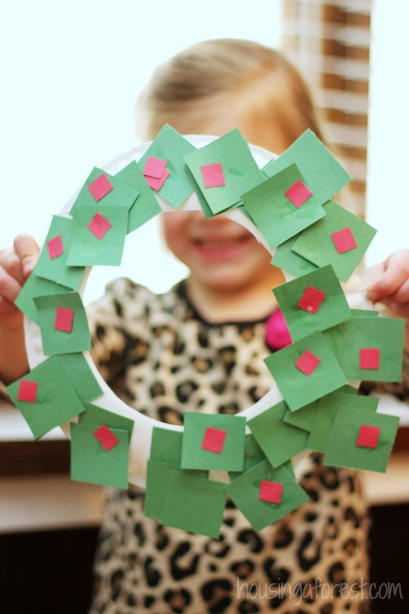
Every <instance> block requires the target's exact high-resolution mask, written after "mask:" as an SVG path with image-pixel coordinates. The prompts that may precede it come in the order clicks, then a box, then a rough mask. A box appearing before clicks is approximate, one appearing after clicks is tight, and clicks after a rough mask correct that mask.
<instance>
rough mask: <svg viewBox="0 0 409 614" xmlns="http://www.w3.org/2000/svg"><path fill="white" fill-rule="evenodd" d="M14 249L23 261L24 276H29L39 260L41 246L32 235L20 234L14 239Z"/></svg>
mask: <svg viewBox="0 0 409 614" xmlns="http://www.w3.org/2000/svg"><path fill="white" fill-rule="evenodd" d="M14 249H15V251H16V254H17V256H18V257H19V259H20V262H21V268H22V271H23V275H24V277H28V276H29V275H30V273H31V272H32V270H33V269H34V267H35V264H36V262H37V260H38V254H39V251H40V250H39V247H38V245H37V242H36V240H35V239H34V238H33V237H31V236H30V235H18V236H17V237H16V238H15V239H14Z"/></svg>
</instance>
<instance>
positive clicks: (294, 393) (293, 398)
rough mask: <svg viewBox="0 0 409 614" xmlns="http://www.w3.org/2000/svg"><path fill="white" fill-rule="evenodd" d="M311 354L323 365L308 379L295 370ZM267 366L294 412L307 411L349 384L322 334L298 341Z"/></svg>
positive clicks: (276, 355)
mask: <svg viewBox="0 0 409 614" xmlns="http://www.w3.org/2000/svg"><path fill="white" fill-rule="evenodd" d="M307 350H308V351H310V352H312V353H313V354H314V355H315V356H317V357H318V358H319V359H320V360H321V364H319V365H318V367H317V368H316V369H315V371H314V372H313V373H311V375H305V374H304V373H302V371H300V370H299V369H298V368H297V367H295V366H294V363H295V362H296V361H297V360H298V358H299V357H300V356H301V354H302V353H303V352H304V351H307ZM264 362H265V363H266V365H267V367H268V369H269V371H270V373H271V374H272V376H273V377H274V379H275V381H276V383H277V386H278V387H279V389H280V391H281V393H282V395H283V397H284V400H285V401H286V403H287V404H288V406H289V407H290V409H291V411H294V410H296V409H299V408H300V407H304V405H308V404H309V403H311V402H312V401H315V400H316V399H318V398H319V397H322V396H323V395H324V394H328V393H329V392H332V391H333V390H336V389H337V388H340V387H341V386H343V385H344V384H346V383H347V380H346V378H345V375H344V374H343V372H342V370H341V367H340V366H339V364H338V362H337V360H336V358H335V356H334V354H333V352H332V350H331V348H330V346H329V344H328V343H327V342H326V340H325V338H324V336H323V334H322V333H315V334H314V335H310V336H308V337H305V338H304V339H301V340H300V341H296V342H295V343H293V344H292V345H289V346H287V347H285V348H283V349H281V350H278V351H277V352H274V354H271V355H270V356H268V357H267V358H266V359H265V361H264Z"/></svg>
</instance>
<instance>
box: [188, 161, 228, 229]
mask: <svg viewBox="0 0 409 614" xmlns="http://www.w3.org/2000/svg"><path fill="white" fill-rule="evenodd" d="M186 172H187V173H188V175H189V177H190V179H191V181H192V186H193V190H194V192H195V194H196V196H197V199H198V201H199V204H200V207H201V209H202V213H203V215H204V216H205V218H207V219H210V218H211V217H214V216H215V215H217V213H213V211H212V210H211V209H210V207H209V205H208V204H207V200H206V199H205V197H204V196H203V194H202V192H201V191H200V187H199V185H198V184H197V183H196V180H195V178H194V177H193V175H192V173H191V171H190V168H189V167H188V166H186ZM220 213H221V212H220Z"/></svg>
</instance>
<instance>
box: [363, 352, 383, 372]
mask: <svg viewBox="0 0 409 614" xmlns="http://www.w3.org/2000/svg"><path fill="white" fill-rule="evenodd" d="M380 361H381V350H380V349H379V348H361V349H360V350H359V368H360V369H374V370H376V369H379V363H380Z"/></svg>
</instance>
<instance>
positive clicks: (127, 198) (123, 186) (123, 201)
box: [70, 168, 139, 218]
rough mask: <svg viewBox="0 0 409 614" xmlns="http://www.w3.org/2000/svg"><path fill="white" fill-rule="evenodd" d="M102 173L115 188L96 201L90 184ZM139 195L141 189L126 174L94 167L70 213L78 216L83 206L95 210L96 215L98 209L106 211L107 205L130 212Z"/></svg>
mask: <svg viewBox="0 0 409 614" xmlns="http://www.w3.org/2000/svg"><path fill="white" fill-rule="evenodd" d="M101 174H104V175H106V176H107V177H108V179H109V181H110V183H111V185H112V187H113V189H112V190H111V191H110V192H108V193H107V194H106V195H105V196H103V197H102V198H101V199H100V200H99V201H96V200H95V199H94V197H93V196H92V194H91V192H90V191H89V189H88V185H89V184H90V183H92V182H93V181H95V179H97V178H98V177H99V176H100V175H101ZM138 195H139V190H138V189H137V188H136V187H135V186H134V185H132V184H131V183H130V182H129V181H128V179H127V178H126V177H125V176H124V175H121V174H120V173H118V174H117V175H110V174H109V173H107V172H106V171H103V170H102V169H100V168H93V169H92V171H91V173H90V174H89V175H88V177H87V179H86V180H85V183H84V185H83V186H82V188H81V190H80V193H79V194H78V196H77V198H76V199H75V202H74V204H73V206H72V207H71V209H70V215H71V216H72V217H73V218H76V217H77V215H78V213H79V211H80V210H81V209H82V208H83V207H85V208H87V209H89V210H90V211H93V215H95V213H96V212H97V211H100V212H101V213H104V211H105V210H106V208H107V207H114V208H120V209H122V208H123V209H124V211H126V212H128V210H129V209H130V208H131V207H132V205H133V203H134V202H135V200H136V198H137V197H138Z"/></svg>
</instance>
